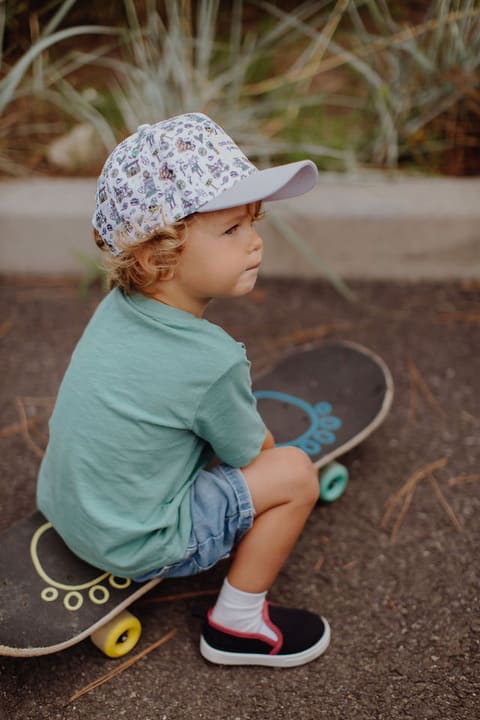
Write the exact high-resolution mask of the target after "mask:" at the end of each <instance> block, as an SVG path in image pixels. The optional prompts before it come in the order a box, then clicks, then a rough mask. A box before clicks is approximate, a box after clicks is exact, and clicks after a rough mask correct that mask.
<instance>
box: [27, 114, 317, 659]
mask: <svg viewBox="0 0 480 720" xmlns="http://www.w3.org/2000/svg"><path fill="white" fill-rule="evenodd" d="M316 177H317V171H316V168H315V166H314V164H313V163H312V162H310V161H308V160H306V161H302V162H296V163H289V164H287V165H282V166H278V167H273V168H270V169H267V170H261V171H259V170H257V169H256V168H255V166H254V165H252V163H251V162H250V161H249V160H248V159H247V158H246V157H245V155H244V154H243V153H242V152H241V150H240V149H239V148H238V147H237V145H236V144H235V143H234V141H233V140H232V139H231V138H230V137H229V136H228V135H227V134H226V133H225V132H224V131H223V130H222V129H221V128H220V127H219V126H218V125H217V124H216V123H214V122H213V121H212V120H210V119H209V118H208V117H206V116H205V115H203V114H200V113H190V114H186V115H180V116H177V117H174V118H171V119H169V120H166V121H164V122H159V123H157V124H155V125H142V126H140V127H139V128H138V130H137V132H135V133H134V134H133V135H131V136H130V137H128V138H127V139H126V140H124V141H123V142H122V143H120V145H118V146H117V147H116V148H115V149H114V150H113V152H112V154H111V155H110V157H109V158H108V159H107V161H106V163H105V166H104V168H103V170H102V173H101V175H100V178H99V180H98V186H97V196H96V209H95V213H94V216H93V225H94V228H95V236H96V240H97V243H98V244H100V245H101V247H102V248H103V249H104V250H105V252H106V254H107V256H108V265H109V272H110V280H111V284H112V287H113V288H114V289H113V290H112V291H111V292H110V293H109V294H108V295H107V296H106V297H105V299H104V300H103V301H102V303H101V304H100V305H99V307H98V309H97V310H96V312H95V314H94V315H93V317H92V319H91V320H90V322H89V324H88V326H87V328H86V329H85V332H84V333H83V336H82V338H81V339H80V341H79V343H78V345H77V347H76V349H75V351H74V353H73V355H72V358H71V362H70V365H69V367H68V370H67V372H66V374H65V377H64V379H63V382H62V384H61V387H60V390H59V393H58V398H57V402H56V406H55V410H54V412H53V415H52V418H51V421H50V441H49V444H48V447H47V451H46V454H45V457H44V459H43V462H42V465H41V468H40V473H39V479H38V507H39V508H40V510H41V511H42V512H43V513H44V515H45V516H46V517H47V518H48V519H49V520H50V521H51V522H52V523H53V526H54V527H55V528H56V530H57V531H58V532H59V533H60V535H61V536H62V537H63V539H64V540H65V542H66V543H67V545H68V546H69V547H70V548H71V549H72V551H73V552H74V553H76V554H77V555H78V556H80V557H81V558H83V559H84V560H85V561H87V562H89V563H91V564H92V565H95V566H97V567H99V568H102V569H103V570H105V571H108V572H111V573H113V574H114V575H116V576H122V577H130V578H133V579H134V580H136V581H144V580H147V579H151V578H153V577H157V576H159V577H163V578H166V577H179V576H185V575H192V574H194V573H198V572H201V571H202V570H206V569H207V568H209V567H212V566H213V565H214V564H215V563H217V562H218V561H219V560H221V559H222V558H225V557H228V555H229V553H230V551H231V550H232V548H233V546H235V548H236V551H235V554H234V557H233V560H232V563H231V566H230V569H229V571H228V575H227V577H226V579H225V581H224V585H223V587H222V589H221V591H220V594H219V596H218V599H217V601H216V604H215V606H214V607H213V608H212V609H211V610H210V612H209V613H208V617H207V620H206V621H205V625H204V629H203V634H202V637H201V643H200V651H201V653H202V655H203V656H204V657H205V658H207V659H208V660H210V661H211V662H214V663H223V664H234V665H235V664H238V665H241V664H257V665H270V666H275V667H291V666H294V665H300V664H303V663H306V662H309V661H311V660H313V659H314V658H316V657H318V656H319V655H321V654H322V653H323V652H324V651H325V650H326V648H327V646H328V644H329V640H330V629H329V626H328V624H327V622H326V621H325V620H323V619H322V618H321V617H319V616H318V615H315V614H313V613H311V612H307V611H304V610H296V609H287V608H282V607H278V606H276V605H273V604H270V603H268V602H266V599H265V597H266V594H267V591H268V590H269V588H270V587H271V585H272V583H273V582H274V580H275V578H276V577H277V574H278V572H279V570H280V568H281V567H282V564H283V563H284V561H285V560H286V558H287V557H288V555H289V553H290V551H291V549H292V547H293V545H294V544H295V542H296V540H297V538H298V537H299V535H300V533H301V531H302V528H303V526H304V524H305V521H306V519H307V517H308V515H309V513H310V511H311V510H312V508H313V506H314V504H315V502H316V500H317V498H318V482H317V477H316V473H315V470H314V468H313V466H312V463H311V461H310V459H309V458H308V456H307V455H306V454H304V452H303V451H302V450H300V449H298V448H296V447H293V446H292V447H279V448H275V447H274V439H273V437H272V434H271V433H270V431H269V430H268V429H267V428H266V427H265V425H264V423H263V421H262V419H261V417H260V415H259V414H258V412H257V409H256V404H255V398H254V397H253V395H252V391H251V379H250V365H249V362H248V360H247V357H246V355H245V348H244V346H243V345H241V344H239V343H237V342H235V341H234V340H233V339H232V338H231V337H230V336H229V335H227V334H226V333H225V332H224V331H223V330H221V329H220V328H219V327H217V326H216V325H213V324H212V323H210V322H208V321H207V320H204V319H202V315H203V313H204V311H205V308H206V307H207V305H208V303H209V301H210V300H211V299H212V298H218V297H236V296H241V295H244V294H246V293H248V292H250V291H251V290H252V288H253V287H254V285H255V282H256V279H257V274H258V270H259V267H260V264H261V260H262V240H261V238H260V237H259V235H258V234H257V232H256V229H255V227H254V224H255V221H256V220H257V219H258V217H259V215H260V203H261V201H266V200H279V199H282V198H287V197H294V196H297V195H301V194H302V193H305V192H307V191H308V190H310V189H311V188H312V187H313V186H314V184H315V181H316ZM216 458H218V460H217V459H216Z"/></svg>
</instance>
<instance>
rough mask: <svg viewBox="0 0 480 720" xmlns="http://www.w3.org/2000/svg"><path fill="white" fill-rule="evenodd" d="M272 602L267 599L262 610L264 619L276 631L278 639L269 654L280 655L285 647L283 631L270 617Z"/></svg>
mask: <svg viewBox="0 0 480 720" xmlns="http://www.w3.org/2000/svg"><path fill="white" fill-rule="evenodd" d="M270 604H271V603H270V602H268V601H265V603H264V604H263V610H262V613H263V621H264V623H265V625H268V627H269V628H270V630H273V632H274V633H276V635H277V637H278V640H277V642H276V644H275V645H274V647H273V648H272V650H271V651H270V652H269V653H268V654H269V655H278V653H279V652H280V650H281V649H282V647H283V633H282V631H281V630H280V628H279V627H278V626H277V625H275V623H273V622H272V621H271V619H270V613H269V609H270Z"/></svg>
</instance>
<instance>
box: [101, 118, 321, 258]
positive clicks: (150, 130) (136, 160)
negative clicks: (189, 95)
mask: <svg viewBox="0 0 480 720" xmlns="http://www.w3.org/2000/svg"><path fill="white" fill-rule="evenodd" d="M317 175H318V172H317V168H316V166H315V165H314V163H313V162H312V161H311V160H301V161H299V162H293V163H287V164H284V165H278V166H276V167H272V168H267V169H265V170H258V169H257V168H256V167H255V165H254V164H253V163H252V162H250V160H249V159H248V158H247V157H246V156H245V154H244V153H243V152H242V151H241V150H240V148H239V147H238V145H237V144H236V143H235V142H234V141H233V140H232V138H231V137H230V136H229V135H227V133H226V132H225V131H224V130H223V129H222V128H221V127H220V126H219V125H217V123H215V122H214V121H213V120H211V119H210V118H209V117H207V116H206V115H204V114H203V113H186V114H184V115H178V116H176V117H173V118H170V119H168V120H163V121H161V122H158V123H155V124H153V125H147V124H144V125H140V127H139V128H138V129H137V131H136V132H135V133H133V135H130V136H129V137H127V138H126V139H125V140H123V142H121V143H120V144H119V145H117V147H116V148H115V149H114V150H113V151H112V153H111V154H110V156H109V157H108V158H107V161H106V162H105V165H104V166H103V169H102V172H101V173H100V176H99V178H98V182H97V192H96V206H95V211H94V214H93V218H92V223H93V226H94V227H95V228H96V230H97V231H98V233H99V234H100V236H101V238H102V240H103V241H104V243H105V245H106V246H107V247H108V248H109V250H110V251H111V252H112V253H113V254H114V255H119V254H120V253H121V252H122V248H121V247H120V245H119V241H121V244H122V245H124V244H127V245H128V244H131V245H136V244H138V243H141V242H144V241H145V240H148V239H149V238H150V237H152V236H153V235H154V234H155V233H156V232H159V231H160V230H161V229H162V228H164V227H166V226H167V225H170V224H172V223H175V222H177V221H178V220H181V219H183V218H185V217H187V216H188V215H191V214H193V213H196V212H200V213H204V212H211V211H213V210H224V209H227V208H230V207H236V206H238V205H246V204H247V203H252V202H256V201H259V200H262V201H270V200H282V199H285V198H290V197H295V196H297V195H303V194H304V193H306V192H308V191H309V190H311V189H312V188H313V187H314V185H315V183H316V180H317Z"/></svg>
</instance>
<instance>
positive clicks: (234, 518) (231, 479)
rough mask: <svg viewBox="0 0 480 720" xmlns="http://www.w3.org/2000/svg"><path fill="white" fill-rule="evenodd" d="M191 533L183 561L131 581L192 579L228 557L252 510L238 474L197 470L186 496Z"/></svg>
mask: <svg viewBox="0 0 480 720" xmlns="http://www.w3.org/2000/svg"><path fill="white" fill-rule="evenodd" d="M190 503H191V511H192V531H191V533H190V539H189V543H188V547H187V550H186V552H185V557H184V558H183V559H182V560H180V561H179V562H176V563H174V564H173V565H166V566H164V567H161V568H157V569H156V570H152V571H151V572H149V573H147V574H145V575H140V576H138V577H135V578H133V579H134V580H135V581H136V582H145V581H146V580H151V579H152V578H155V577H162V578H172V577H183V576H186V575H196V574H197V573H199V572H203V571H204V570H208V569H209V568H211V567H213V566H214V565H215V564H216V563H217V562H219V560H222V559H223V558H226V557H228V556H229V554H230V551H231V550H232V548H233V546H234V545H236V543H238V542H239V540H241V538H242V537H243V536H244V535H245V533H246V532H247V531H248V530H250V528H251V527H252V524H253V518H254V516H255V510H254V507H253V503H252V498H251V495H250V490H249V488H248V485H247V483H246V480H245V478H244V476H243V474H242V472H241V471H240V470H238V469H237V468H232V467H230V466H229V465H217V466H216V467H214V468H212V469H210V470H201V471H200V472H199V474H198V476H197V478H196V480H195V482H194V483H193V485H192V489H191V494H190Z"/></svg>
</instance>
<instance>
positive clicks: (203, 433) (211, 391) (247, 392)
mask: <svg viewBox="0 0 480 720" xmlns="http://www.w3.org/2000/svg"><path fill="white" fill-rule="evenodd" d="M192 429H193V432H195V433H196V434H197V435H198V436H199V437H201V438H202V439H203V440H205V441H206V442H208V443H209V444H210V445H211V446H212V448H213V450H214V452H215V455H217V457H218V458H219V459H220V460H222V462H224V463H226V464H227V465H231V466H232V467H244V466H245V465H248V464H249V463H250V462H252V460H254V458H256V457H257V455H258V454H259V452H260V449H261V447H262V445H263V441H264V440H265V434H266V427H265V424H264V422H263V420H262V418H261V417H260V414H259V413H258V410H257V405H256V401H255V397H254V396H253V394H252V390H251V379H250V369H249V363H248V361H247V360H246V359H245V360H244V361H241V362H238V363H236V364H235V365H233V366H232V367H231V368H230V369H229V370H228V371H227V372H225V373H224V374H223V375H222V376H221V377H220V378H219V379H218V380H217V381H216V382H215V383H214V384H213V385H211V386H210V387H209V388H208V390H207V392H206V393H205V394H204V395H203V397H202V400H201V402H200V405H199V407H198V409H197V412H196V415H195V419H194V423H193V428H192Z"/></svg>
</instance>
